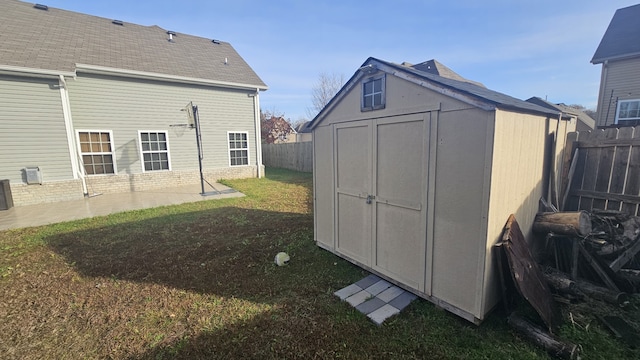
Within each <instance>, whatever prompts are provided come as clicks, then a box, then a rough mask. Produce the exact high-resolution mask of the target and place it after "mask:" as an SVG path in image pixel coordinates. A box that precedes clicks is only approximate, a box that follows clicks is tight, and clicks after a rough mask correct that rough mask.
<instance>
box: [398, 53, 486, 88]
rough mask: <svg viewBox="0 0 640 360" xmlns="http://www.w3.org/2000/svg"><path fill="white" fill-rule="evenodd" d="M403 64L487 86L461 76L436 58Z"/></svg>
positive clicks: (449, 77) (453, 78) (448, 77)
mask: <svg viewBox="0 0 640 360" xmlns="http://www.w3.org/2000/svg"><path fill="white" fill-rule="evenodd" d="M401 65H404V66H409V67H412V68H414V69H416V70H419V71H423V72H426V73H430V74H434V75H439V76H442V77H445V78H447V79H452V80H458V81H464V82H468V83H471V84H475V85H478V86H482V87H485V86H484V85H483V84H482V83H479V82H477V81H473V80H469V79H467V78H464V77H462V76H460V74H458V73H457V72H455V71H453V70H451V69H450V68H448V67H447V66H445V65H444V64H442V63H441V62H439V61H438V60H436V59H431V60H427V61H424V62H421V63H419V64H415V65H412V64H409V63H407V62H403V63H402V64H401Z"/></svg>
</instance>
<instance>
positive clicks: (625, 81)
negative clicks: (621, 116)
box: [597, 57, 640, 126]
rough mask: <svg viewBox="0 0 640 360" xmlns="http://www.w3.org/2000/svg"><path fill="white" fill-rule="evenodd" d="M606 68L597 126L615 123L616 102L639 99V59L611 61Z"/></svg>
mask: <svg viewBox="0 0 640 360" xmlns="http://www.w3.org/2000/svg"><path fill="white" fill-rule="evenodd" d="M603 66H605V65H604V64H603ZM606 66H607V67H608V68H607V70H606V81H605V84H604V87H603V88H602V93H601V94H600V96H599V100H598V119H597V122H598V124H597V125H598V126H607V125H613V124H614V123H615V119H616V109H617V104H618V100H633V99H640V57H636V58H633V59H627V60H620V61H612V62H610V63H609V64H608V65H606Z"/></svg>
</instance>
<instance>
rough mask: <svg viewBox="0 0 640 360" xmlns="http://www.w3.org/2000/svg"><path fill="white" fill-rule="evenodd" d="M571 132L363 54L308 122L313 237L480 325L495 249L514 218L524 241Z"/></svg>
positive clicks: (511, 101)
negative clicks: (311, 148) (511, 216)
mask: <svg viewBox="0 0 640 360" xmlns="http://www.w3.org/2000/svg"><path fill="white" fill-rule="evenodd" d="M438 68H440V70H441V71H438V70H439V69H438ZM575 125H576V121H575V118H572V117H567V116H564V115H563V114H562V113H560V112H554V111H551V110H549V109H546V108H543V107H540V106H537V105H535V104H531V103H527V102H525V101H522V100H518V99H515V98H513V97H510V96H507V95H504V94H501V93H498V92H495V91H491V90H489V89H487V88H485V87H484V86H483V85H482V84H479V83H476V82H473V81H469V80H466V79H464V78H462V77H461V76H459V75H458V74H455V73H454V72H453V71H451V70H450V69H448V68H446V67H444V66H442V64H440V63H438V62H437V61H434V60H431V61H427V62H424V63H421V64H417V65H409V64H406V63H403V64H394V63H389V62H385V61H382V60H378V59H375V58H369V59H367V60H366V61H365V63H364V64H363V65H362V67H360V68H359V69H358V70H357V71H356V73H355V74H354V75H353V76H352V77H351V78H350V79H349V81H348V82H347V83H346V84H345V85H344V87H343V88H342V89H341V90H340V91H339V92H338V94H336V96H335V97H334V98H333V99H332V100H331V101H330V102H329V104H327V106H326V107H325V108H324V109H323V110H322V111H321V112H320V113H319V114H318V116H316V118H315V119H313V121H312V123H311V124H310V128H311V129H312V131H313V146H314V169H313V173H314V214H315V215H314V217H315V234H314V236H315V240H316V242H317V244H318V246H320V247H322V248H324V249H326V250H328V251H331V252H333V253H334V254H337V255H339V256H341V257H343V258H345V259H347V260H349V261H351V262H353V263H355V264H357V265H359V266H361V267H363V268H365V269H367V270H369V271H371V272H373V273H376V274H378V275H380V276H382V277H383V278H386V279H387V280H389V281H391V282H393V283H395V284H397V285H399V286H401V287H403V288H405V289H407V290H410V291H412V292H414V293H415V294H417V295H419V296H421V297H423V298H425V299H428V300H430V301H432V302H434V303H435V304H437V305H438V306H441V307H443V308H445V309H447V310H449V311H451V312H453V313H455V314H457V315H459V316H461V317H463V318H465V319H467V320H469V321H472V322H474V323H476V324H477V323H479V322H480V321H482V320H483V319H484V318H485V316H486V315H487V313H488V312H489V311H490V310H491V309H492V308H493V307H494V306H495V305H496V304H497V302H498V300H499V296H498V279H497V271H496V268H495V264H494V261H493V257H492V256H493V255H492V247H493V245H494V244H496V242H497V241H498V240H499V238H500V236H501V233H502V229H503V227H504V225H505V222H506V221H507V218H508V216H509V214H512V213H514V214H515V215H516V218H517V219H518V221H519V222H520V224H521V227H522V229H523V231H524V232H525V235H526V236H527V238H530V237H531V224H532V221H533V219H534V216H535V214H536V213H537V212H538V209H539V199H540V198H541V197H545V198H547V197H549V195H550V194H551V195H552V196H551V197H553V195H554V194H557V193H558V191H557V187H558V186H557V185H556V182H555V181H549V180H548V179H549V178H554V177H555V176H554V175H555V174H560V173H561V172H562V169H561V161H556V160H557V159H561V157H562V149H563V148H564V139H565V138H566V136H565V135H566V133H567V132H568V131H573V130H574V129H575ZM556 139H557V140H556Z"/></svg>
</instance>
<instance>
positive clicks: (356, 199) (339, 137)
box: [334, 122, 371, 265]
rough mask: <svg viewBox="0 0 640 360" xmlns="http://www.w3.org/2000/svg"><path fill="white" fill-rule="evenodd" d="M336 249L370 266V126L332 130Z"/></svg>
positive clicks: (341, 126) (353, 124)
mask: <svg viewBox="0 0 640 360" xmlns="http://www.w3.org/2000/svg"><path fill="white" fill-rule="evenodd" d="M335 132H336V133H335V139H336V141H335V146H336V149H335V152H334V154H336V156H337V158H336V162H335V163H336V164H337V169H336V196H337V199H336V204H337V209H336V212H337V214H336V217H337V226H336V231H337V232H338V234H337V241H336V247H337V250H338V251H339V252H341V253H343V254H345V255H347V256H349V257H351V258H353V259H354V260H357V261H359V262H361V263H363V264H365V265H371V206H370V205H369V204H367V202H366V198H367V196H368V195H369V193H370V191H371V176H370V174H371V125H370V123H369V122H354V123H349V124H345V125H337V126H336V129H335Z"/></svg>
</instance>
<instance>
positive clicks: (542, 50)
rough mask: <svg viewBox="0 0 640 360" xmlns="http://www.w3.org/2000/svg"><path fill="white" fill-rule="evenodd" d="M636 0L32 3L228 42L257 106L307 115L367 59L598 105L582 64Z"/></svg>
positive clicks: (516, 92) (592, 69) (589, 67)
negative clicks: (258, 90)
mask: <svg viewBox="0 0 640 360" xmlns="http://www.w3.org/2000/svg"><path fill="white" fill-rule="evenodd" d="M637 1H638V0H538V1H535V0H482V1H481V0H478V1H472V0H434V1H431V0H425V1H405V0H387V1H380V0H357V1H356V0H340V1H321V0H315V1H303V0H298V1H296V0H282V1H280V0H270V1H267V0H227V1H216V0H207V1H205V0H179V1H177V0H172V1H166V0H126V1H125V0H92V1H79V0H38V2H39V3H42V4H45V5H48V6H50V7H55V8H61V9H65V10H71V11H77V12H82V13H86V14H91V15H96V16H102V17H105V18H109V19H118V20H123V21H125V22H132V23H136V24H141V25H158V26H160V27H162V28H164V29H166V30H173V31H176V32H182V33H187V34H191V35H196V36H202V37H205V38H212V39H220V40H223V41H227V42H230V43H231V45H233V46H234V48H235V49H236V50H237V51H238V52H239V53H240V55H241V56H242V57H243V58H244V59H245V60H246V61H247V62H248V63H249V65H250V66H251V67H252V68H253V69H254V70H255V71H256V73H257V74H258V75H259V76H260V77H261V78H262V80H263V81H264V82H265V83H267V85H268V86H269V90H267V91H266V92H263V93H262V94H261V97H260V101H261V106H262V108H263V109H265V110H271V111H277V112H281V113H284V115H285V117H287V118H290V119H291V120H292V121H297V120H299V119H301V118H303V117H307V113H308V111H307V109H308V108H310V107H311V89H312V87H313V85H314V83H315V82H316V81H317V79H318V76H319V74H320V73H323V72H324V73H328V74H333V73H335V74H343V75H344V76H345V78H346V79H348V78H349V77H351V75H353V73H354V72H355V71H356V70H357V69H358V68H359V67H360V65H361V64H362V63H363V62H364V61H365V60H366V59H367V58H368V57H370V56H373V57H376V58H379V59H382V60H386V61H390V62H396V63H401V62H403V61H407V62H410V63H419V62H422V61H425V60H429V59H436V60H438V61H440V62H441V63H443V64H445V65H446V66H448V67H450V68H451V69H452V70H454V71H455V72H457V73H459V74H460V75H462V76H464V77H466V78H468V79H471V80H475V81H479V82H481V83H483V84H484V85H485V86H487V87H488V88H490V89H492V90H496V91H499V92H502V93H505V94H507V95H511V96H514V97H516V98H520V99H523V100H524V99H527V98H529V97H531V96H539V97H541V98H547V99H548V100H549V101H551V102H556V103H559V102H563V103H566V104H581V105H584V106H586V107H589V108H594V109H595V106H596V102H597V98H598V84H599V81H600V65H593V64H591V63H590V60H591V58H592V56H593V54H594V52H595V50H596V48H597V46H598V44H599V43H600V39H601V38H602V35H603V34H604V32H605V30H606V28H607V26H608V24H609V21H610V20H611V18H612V17H613V14H614V12H615V10H616V9H618V8H622V7H627V6H631V5H635V4H636V3H637Z"/></svg>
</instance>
